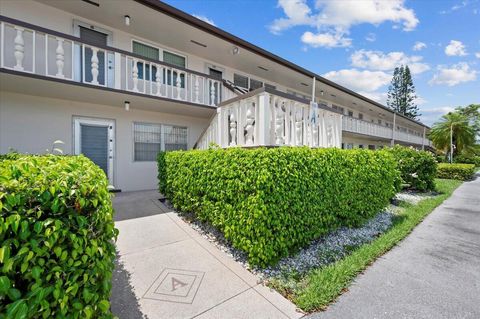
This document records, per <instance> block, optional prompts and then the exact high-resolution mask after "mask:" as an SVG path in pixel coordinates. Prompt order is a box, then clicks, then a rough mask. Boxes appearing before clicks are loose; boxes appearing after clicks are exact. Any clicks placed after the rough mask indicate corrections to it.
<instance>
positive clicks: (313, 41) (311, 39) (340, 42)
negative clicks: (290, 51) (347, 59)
mask: <svg viewBox="0 0 480 319" xmlns="http://www.w3.org/2000/svg"><path fill="white" fill-rule="evenodd" d="M301 40H302V42H303V43H305V44H308V45H310V46H312V47H314V48H318V47H325V48H343V47H349V46H350V45H352V39H350V38H344V37H343V35H342V34H331V33H317V34H313V33H312V32H310V31H307V32H305V33H304V34H303V35H302V37H301Z"/></svg>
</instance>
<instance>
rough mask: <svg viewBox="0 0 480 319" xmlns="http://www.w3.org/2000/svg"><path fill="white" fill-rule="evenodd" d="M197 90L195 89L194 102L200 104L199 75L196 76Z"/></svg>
mask: <svg viewBox="0 0 480 319" xmlns="http://www.w3.org/2000/svg"><path fill="white" fill-rule="evenodd" d="M194 86H195V88H194V96H195V99H194V101H195V102H196V103H200V100H199V95H200V84H199V83H198V75H195V84H194Z"/></svg>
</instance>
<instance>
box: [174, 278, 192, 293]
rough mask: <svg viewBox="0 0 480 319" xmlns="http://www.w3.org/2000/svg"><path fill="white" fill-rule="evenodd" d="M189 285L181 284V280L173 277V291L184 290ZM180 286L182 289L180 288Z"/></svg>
mask: <svg viewBox="0 0 480 319" xmlns="http://www.w3.org/2000/svg"><path fill="white" fill-rule="evenodd" d="M187 285H188V284H186V283H184V282H181V281H180V280H178V279H177V278H175V277H172V291H175V290H177V289H178V288H182V287H185V286H187ZM179 286H180V287H179Z"/></svg>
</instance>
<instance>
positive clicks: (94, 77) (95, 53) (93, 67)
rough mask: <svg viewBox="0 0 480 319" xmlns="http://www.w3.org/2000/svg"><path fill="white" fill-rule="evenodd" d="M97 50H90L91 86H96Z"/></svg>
mask: <svg viewBox="0 0 480 319" xmlns="http://www.w3.org/2000/svg"><path fill="white" fill-rule="evenodd" d="M97 53H98V49H97V48H92V59H91V62H92V84H98V55H97Z"/></svg>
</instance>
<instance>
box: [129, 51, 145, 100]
mask: <svg viewBox="0 0 480 319" xmlns="http://www.w3.org/2000/svg"><path fill="white" fill-rule="evenodd" d="M137 62H138V61H137V59H135V58H134V59H133V66H132V79H133V92H138V66H137ZM144 73H145V72H144ZM144 76H145V74H144Z"/></svg>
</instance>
